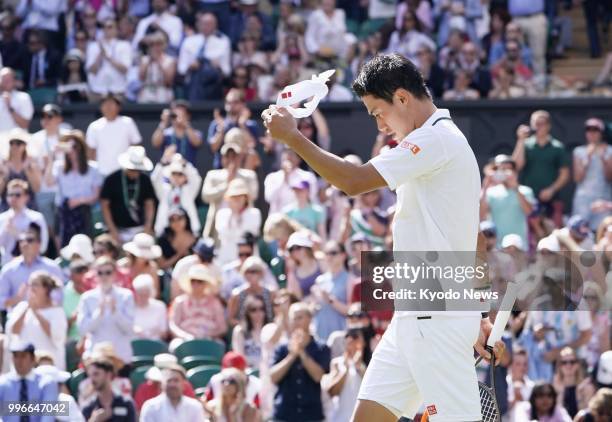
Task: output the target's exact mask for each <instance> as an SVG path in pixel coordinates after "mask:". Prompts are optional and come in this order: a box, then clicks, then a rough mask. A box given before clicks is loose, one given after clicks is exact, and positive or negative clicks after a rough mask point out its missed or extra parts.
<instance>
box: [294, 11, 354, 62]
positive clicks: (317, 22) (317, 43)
mask: <svg viewBox="0 0 612 422" xmlns="http://www.w3.org/2000/svg"><path fill="white" fill-rule="evenodd" d="M347 35H348V37H347ZM353 40H355V37H354V36H353V35H352V34H347V32H346V19H345V15H344V10H342V9H336V10H335V11H334V14H333V16H331V17H329V16H327V15H326V14H325V12H323V10H321V9H318V10H315V11H314V12H312V14H311V15H310V17H309V18H308V26H307V29H306V34H305V35H304V41H305V43H306V49H307V50H308V52H309V53H312V54H316V53H318V52H319V50H320V49H321V48H322V47H327V48H331V49H332V50H333V51H334V52H335V53H336V55H337V56H344V54H345V53H346V52H347V48H348V46H349V44H350V42H351V41H353Z"/></svg>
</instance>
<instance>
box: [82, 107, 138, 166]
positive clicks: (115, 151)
mask: <svg viewBox="0 0 612 422" xmlns="http://www.w3.org/2000/svg"><path fill="white" fill-rule="evenodd" d="M141 141H142V137H141V136H140V132H139V131H138V127H136V124H135V123H134V120H133V119H132V118H131V117H128V116H117V118H116V119H114V120H112V121H109V120H108V119H107V118H106V117H101V118H99V119H98V120H95V121H93V122H91V124H90V125H89V127H88V128H87V146H88V147H89V148H92V149H95V150H96V160H97V161H98V170H99V171H100V173H101V174H102V175H103V176H108V175H109V174H111V173H113V172H114V171H116V170H119V168H120V166H119V161H118V160H117V157H119V154H121V153H124V152H125V151H126V150H127V149H128V148H129V147H130V145H134V144H139V143H140V142H141Z"/></svg>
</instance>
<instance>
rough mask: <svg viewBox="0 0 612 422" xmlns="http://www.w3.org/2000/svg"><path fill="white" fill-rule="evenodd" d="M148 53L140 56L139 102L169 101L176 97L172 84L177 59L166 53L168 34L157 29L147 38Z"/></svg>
mask: <svg viewBox="0 0 612 422" xmlns="http://www.w3.org/2000/svg"><path fill="white" fill-rule="evenodd" d="M145 43H146V45H147V54H146V55H144V56H142V57H141V58H140V63H139V65H138V79H139V80H140V83H141V85H140V91H139V92H138V102H139V103H169V102H170V101H172V100H173V99H174V91H173V89H172V85H173V83H174V75H175V74H176V60H175V59H174V58H173V57H171V56H169V55H168V54H166V53H165V50H166V47H167V46H168V40H167V39H166V35H165V34H164V33H163V32H161V31H157V32H154V33H152V34H151V35H148V36H147V37H146V39H145Z"/></svg>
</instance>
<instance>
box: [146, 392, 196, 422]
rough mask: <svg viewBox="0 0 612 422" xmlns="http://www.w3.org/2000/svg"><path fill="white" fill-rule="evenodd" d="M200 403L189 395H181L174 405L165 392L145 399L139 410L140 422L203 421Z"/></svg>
mask: <svg viewBox="0 0 612 422" xmlns="http://www.w3.org/2000/svg"><path fill="white" fill-rule="evenodd" d="M205 420H206V419H205V418H204V408H203V407H202V404H201V403H200V402H199V401H198V400H196V399H194V398H191V397H187V396H182V397H181V401H180V402H179V404H178V406H176V407H174V406H173V405H172V403H171V402H170V399H169V398H168V396H166V394H165V393H162V394H160V395H159V396H157V397H153V398H152V399H149V400H147V401H146V402H144V404H143V405H142V410H141V411H140V422H168V421H176V422H178V421H189V422H204V421H205Z"/></svg>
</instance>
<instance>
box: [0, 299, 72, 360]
mask: <svg viewBox="0 0 612 422" xmlns="http://www.w3.org/2000/svg"><path fill="white" fill-rule="evenodd" d="M27 307H28V302H27V301H23V302H20V303H18V304H17V305H15V307H14V308H13V310H12V311H11V313H10V316H9V319H8V321H7V323H6V333H7V336H8V337H9V339H8V343H9V347H10V344H11V343H12V342H14V341H21V342H23V341H27V342H28V343H32V344H33V345H34V347H35V348H36V350H39V351H45V352H48V353H50V354H51V355H52V356H53V363H54V364H55V366H56V367H58V368H59V369H61V370H65V369H66V333H67V330H68V321H67V320H66V313H65V312H64V308H62V307H61V306H51V307H48V308H43V309H38V312H39V313H40V314H41V316H42V317H43V318H44V319H46V320H47V321H48V322H49V325H50V327H51V336H50V337H49V336H48V335H47V334H46V333H45V332H44V330H43V329H42V326H41V325H40V322H39V321H38V318H36V316H35V315H34V312H33V311H32V309H28V310H27V311H25V312H26V316H25V319H24V322H23V327H22V329H21V332H20V333H19V334H12V327H13V325H15V322H17V319H18V318H19V317H20V316H21V314H22V313H23V312H24V310H25V309H26V308H27ZM6 357H7V355H5V358H6Z"/></svg>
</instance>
